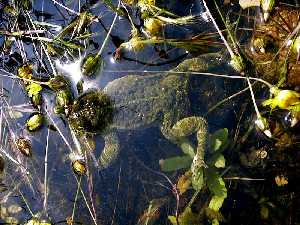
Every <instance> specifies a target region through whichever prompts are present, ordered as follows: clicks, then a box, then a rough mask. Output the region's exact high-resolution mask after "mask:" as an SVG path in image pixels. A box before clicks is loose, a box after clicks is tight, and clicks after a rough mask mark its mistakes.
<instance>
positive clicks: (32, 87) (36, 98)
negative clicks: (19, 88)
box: [18, 64, 43, 107]
mask: <svg viewBox="0 0 300 225" xmlns="http://www.w3.org/2000/svg"><path fill="white" fill-rule="evenodd" d="M18 77H20V78H21V79H23V81H24V86H25V89H26V91H27V95H28V96H29V97H30V98H31V101H32V103H33V105H34V106H36V107H38V106H40V105H41V104H42V95H41V91H42V90H43V88H42V86H41V85H40V84H39V83H36V82H34V80H33V75H32V65H29V64H25V65H23V66H21V67H19V68H18ZM30 80H32V82H31V81H30Z"/></svg>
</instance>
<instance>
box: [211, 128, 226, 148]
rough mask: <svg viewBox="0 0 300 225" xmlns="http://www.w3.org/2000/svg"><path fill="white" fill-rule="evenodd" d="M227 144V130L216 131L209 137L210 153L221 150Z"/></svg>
mask: <svg viewBox="0 0 300 225" xmlns="http://www.w3.org/2000/svg"><path fill="white" fill-rule="evenodd" d="M227 142H228V129H227V128H223V129H220V130H217V131H216V132H215V133H213V134H212V135H211V136H210V151H211V152H215V151H219V150H223V149H224V148H225V147H226V144H227Z"/></svg>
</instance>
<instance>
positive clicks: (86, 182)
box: [0, 0, 299, 225]
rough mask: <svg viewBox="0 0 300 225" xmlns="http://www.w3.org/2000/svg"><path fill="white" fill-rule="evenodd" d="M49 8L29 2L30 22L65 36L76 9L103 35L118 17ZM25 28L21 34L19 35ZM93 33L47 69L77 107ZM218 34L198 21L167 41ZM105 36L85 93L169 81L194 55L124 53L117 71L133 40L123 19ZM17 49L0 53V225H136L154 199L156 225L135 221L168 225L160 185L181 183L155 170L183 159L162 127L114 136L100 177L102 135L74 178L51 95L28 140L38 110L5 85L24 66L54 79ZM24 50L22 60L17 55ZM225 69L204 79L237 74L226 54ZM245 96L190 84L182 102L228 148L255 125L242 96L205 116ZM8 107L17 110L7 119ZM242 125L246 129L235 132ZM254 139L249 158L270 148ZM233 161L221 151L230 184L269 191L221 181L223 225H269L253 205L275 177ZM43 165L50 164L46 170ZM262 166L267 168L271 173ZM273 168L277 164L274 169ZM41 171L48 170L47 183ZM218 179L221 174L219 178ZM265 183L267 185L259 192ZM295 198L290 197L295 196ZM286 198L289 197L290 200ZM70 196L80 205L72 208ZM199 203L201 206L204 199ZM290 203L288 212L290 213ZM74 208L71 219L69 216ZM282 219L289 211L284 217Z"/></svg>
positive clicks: (190, 7)
mask: <svg viewBox="0 0 300 225" xmlns="http://www.w3.org/2000/svg"><path fill="white" fill-rule="evenodd" d="M55 2H56V1H50V0H43V1H34V3H33V4H32V8H31V9H30V10H29V11H28V12H29V15H30V16H31V19H32V20H33V21H40V22H46V23H48V25H49V24H50V25H51V24H52V25H55V27H59V26H61V27H62V28H63V27H65V26H66V25H68V24H69V23H70V22H71V21H72V20H73V19H74V18H75V17H76V15H75V13H74V12H73V11H75V12H79V9H81V10H84V9H89V11H90V12H91V13H92V14H93V15H97V16H98V17H99V18H101V21H102V24H104V26H105V27H106V29H109V26H110V24H111V22H112V19H113V17H114V13H113V12H112V11H111V10H110V9H109V8H107V7H106V6H105V5H104V4H101V3H97V4H92V3H91V2H90V3H89V2H86V1H64V2H63V3H62V4H63V6H66V7H68V8H69V10H66V9H64V8H63V7H62V6H61V5H59V4H56V3H55ZM59 2H60V1H59ZM114 4H115V5H116V4H117V3H116V2H115V3H114ZM161 4H162V6H164V7H166V8H168V9H170V10H171V11H172V12H173V13H175V14H177V15H179V16H185V15H190V14H192V15H195V14H199V15H200V14H201V13H202V12H203V6H202V5H201V4H200V3H199V2H198V1H180V2H177V1H175V2H174V1H167V2H163V3H161ZM3 6H4V4H2V3H1V4H0V9H1V10H4V9H3ZM128 10H133V12H134V10H135V9H131V8H130V7H128ZM42 13H44V14H42ZM21 14H22V15H23V17H22V18H19V20H21V21H22V22H23V23H21V22H19V23H20V30H22V29H23V30H26V29H28V26H29V24H30V20H29V17H28V15H27V14H26V13H24V12H22V13H21ZM133 15H135V13H133ZM137 18H138V17H137ZM11 19H12V18H11V17H9V18H8V17H7V15H5V14H3V15H2V18H1V21H2V23H1V29H7V28H8V27H9V28H11V27H12V26H13V22H12V21H10V20H11ZM135 19H136V18H135ZM22 25H23V26H24V28H22V27H21V26H22ZM30 26H31V25H30ZM55 27H54V26H52V28H49V27H48V29H49V32H47V33H46V34H45V37H48V38H53V36H54V35H56V34H57V33H58V31H56V30H55V29H56V28H55ZM90 27H91V31H92V32H93V35H92V37H91V38H90V39H89V43H85V44H86V46H87V47H85V48H84V49H83V50H81V51H77V50H75V51H73V52H67V51H65V52H63V53H62V54H61V55H60V56H58V57H51V62H52V63H53V66H54V67H55V69H56V70H57V71H58V72H59V73H62V74H63V75H64V76H66V77H68V78H69V79H70V80H71V83H72V90H73V92H74V93H73V94H74V96H75V97H78V93H77V90H76V83H77V82H78V81H79V80H80V79H81V78H82V74H81V73H80V65H81V64H80V60H82V58H83V57H84V56H86V55H87V54H90V53H96V52H97V51H98V50H99V48H100V47H101V45H102V43H103V40H104V39H105V36H106V32H105V30H104V28H103V27H102V26H101V24H100V23H99V22H94V23H92V24H91V26H90ZM21 28H22V29H21ZM214 31H215V30H214V28H213V25H212V23H211V22H207V23H206V22H205V21H203V20H201V21H198V24H193V25H189V26H184V27H177V26H167V27H166V32H165V36H166V37H167V38H189V37H191V36H193V35H195V34H199V33H202V32H214ZM111 35H112V36H111V37H110V38H109V40H108V42H107V45H106V47H105V49H104V51H103V53H102V58H103V61H104V67H103V70H101V72H99V73H98V74H96V75H94V76H93V77H92V78H84V80H85V82H84V86H83V88H84V91H86V90H88V89H89V88H98V89H99V88H104V87H105V86H106V85H107V84H108V82H110V81H113V80H115V79H117V78H120V77H124V76H127V75H128V74H137V75H139V76H143V77H146V76H153V73H147V72H143V71H164V72H166V71H168V70H170V69H173V68H175V67H176V66H177V65H178V64H180V63H181V62H182V61H183V60H184V59H189V58H192V57H193V55H191V54H189V53H188V52H186V51H185V50H183V49H179V48H173V47H170V46H167V45H159V46H157V47H158V48H159V49H160V50H161V51H160V53H161V52H162V50H163V51H165V52H166V53H167V57H166V58H163V57H160V56H159V51H157V49H155V48H154V47H153V46H147V47H146V48H145V49H144V50H143V51H141V52H126V53H125V54H124V58H123V59H121V60H120V61H116V60H114V58H113V53H114V52H115V50H116V48H117V47H118V46H116V43H118V41H122V40H125V41H127V40H128V39H129V36H130V23H129V21H128V19H126V18H124V17H118V18H117V20H116V23H115V26H114V27H113V29H112V33H111ZM41 36H42V35H41ZM242 38H245V39H246V38H247V34H242V35H241V40H242ZM16 40H17V41H15V42H14V44H13V45H12V48H11V49H10V51H8V52H4V51H2V53H1V62H0V63H1V69H2V71H1V73H0V74H1V75H2V77H1V89H2V93H1V94H2V95H3V96H5V97H1V115H0V116H1V117H0V119H1V133H0V134H1V136H0V138H1V139H0V141H1V149H0V150H1V153H0V155H1V157H2V158H3V159H4V160H5V170H4V172H3V174H2V175H1V182H2V184H3V187H2V186H1V189H3V191H2V192H1V193H0V201H1V202H0V205H1V208H2V211H1V212H2V213H1V217H0V221H1V222H3V223H4V222H7V221H8V220H9V217H13V218H16V219H17V220H18V223H22V224H23V223H25V221H27V220H28V219H30V218H32V216H33V215H36V216H37V217H40V218H49V219H50V220H51V221H52V223H54V224H66V223H67V221H66V220H67V218H69V217H71V216H72V213H73V214H74V223H73V224H119V225H125V224H138V221H139V219H141V218H143V217H142V215H143V212H144V211H145V210H146V209H147V208H148V205H149V202H150V201H151V200H153V199H161V201H162V202H163V204H162V206H161V207H160V208H159V210H158V212H157V216H156V220H155V222H154V223H151V222H149V223H142V222H141V221H140V224H170V222H169V220H168V215H174V214H175V211H176V198H175V196H174V193H173V192H172V188H173V187H172V186H171V184H170V183H169V182H168V179H167V178H166V176H168V177H169V178H170V180H171V181H172V182H173V183H176V181H177V178H178V177H179V175H180V174H182V173H181V172H171V173H162V172H161V170H160V166H159V160H160V159H165V158H168V157H171V156H176V155H180V154H182V152H181V150H180V149H179V148H178V147H177V146H176V145H175V144H173V143H171V142H170V141H169V140H167V139H166V138H165V137H164V136H163V135H162V133H161V131H160V123H154V126H147V127H145V128H143V129H129V130H126V129H125V130H121V131H118V133H117V135H118V137H119V141H120V154H119V156H118V158H117V160H116V162H114V163H113V164H112V165H111V166H109V167H108V168H106V169H99V168H98V167H97V165H95V164H96V162H95V160H94V159H97V158H98V157H99V155H100V154H101V152H102V149H103V148H104V141H103V138H102V137H101V135H96V136H94V141H95V150H93V151H92V152H90V153H89V154H90V155H88V156H86V159H87V167H88V173H87V174H88V175H85V176H77V175H75V174H74V172H73V171H72V165H71V161H70V159H69V157H68V155H69V154H70V152H72V151H74V152H76V151H77V149H76V142H75V141H74V137H72V135H71V132H70V129H69V125H68V122H67V120H66V118H65V116H61V117H60V116H58V115H56V114H55V113H53V107H54V104H55V95H54V93H53V91H51V90H49V89H45V90H43V92H42V93H43V98H44V103H43V105H42V112H43V113H44V114H45V115H46V118H47V122H46V123H45V125H44V126H43V127H42V129H40V130H38V131H35V132H29V131H27V130H26V128H25V122H26V120H27V119H28V118H29V116H30V115H31V114H32V113H33V112H36V111H37V109H36V108H34V107H33V106H32V105H31V102H30V99H29V97H28V96H27V95H26V91H25V90H24V86H23V84H22V82H21V81H20V80H18V79H12V78H9V77H5V76H4V75H8V76H13V75H16V74H17V69H16V68H17V66H20V65H22V64H24V63H31V64H33V68H34V71H35V73H36V74H38V75H41V76H43V77H49V76H53V72H52V68H51V65H50V64H49V61H48V60H47V56H46V55H45V54H44V53H41V52H42V50H41V49H42V48H41V45H40V43H39V42H34V44H35V45H33V44H32V41H26V39H25V40H24V39H22V38H17V39H16ZM217 40H218V39H217ZM0 41H1V43H3V41H4V36H0ZM218 41H219V40H218ZM35 47H36V48H35ZM20 48H21V49H23V50H22V51H20ZM214 50H215V49H214ZM25 53H26V60H25V58H24V57H23V60H22V54H23V55H24V54H25ZM38 58H41V59H42V60H41V61H42V62H43V63H44V67H43V66H41V63H40V62H39V59H38ZM203 59H204V60H205V59H206V58H205V57H203ZM206 60H207V61H208V64H213V63H214V62H211V61H210V59H209V58H207V59H206ZM222 60H223V63H220V64H219V66H218V67H213V68H211V69H209V72H214V73H222V74H233V73H234V71H233V70H232V69H231V68H230V67H229V65H228V55H227V53H224V55H223V58H222ZM5 71H7V72H10V73H11V74H8V73H7V72H5ZM128 71H130V72H128ZM134 71H136V72H134ZM156 74H157V75H158V77H161V73H160V72H156ZM159 79H161V78H159ZM144 87H145V89H144V91H143V90H136V89H134V88H133V89H132V92H133V93H134V92H141V93H143V94H144V95H147V88H148V87H147V85H144ZM244 87H246V86H245V84H244V83H243V82H241V81H236V80H234V81H232V80H226V79H220V78H212V77H205V76H198V75H194V76H192V75H190V77H189V84H188V98H187V100H188V101H190V103H191V105H190V108H189V110H188V115H189V116H204V117H205V118H206V119H207V121H208V124H209V132H210V133H213V132H214V131H216V130H218V129H220V128H228V130H229V134H230V137H232V138H233V137H234V135H237V133H236V132H238V131H239V132H241V133H243V132H244V133H246V132H247V129H248V128H249V127H248V125H245V123H246V124H251V123H252V122H253V120H254V113H253V109H252V105H251V104H250V105H249V104H247V103H248V102H249V99H250V98H249V94H248V93H244V94H241V95H240V96H239V97H238V98H235V99H233V100H231V101H228V102H226V103H225V104H223V105H222V107H220V108H217V109H216V110H215V111H213V112H211V113H208V114H207V111H208V110H209V109H210V108H211V107H213V106H214V105H215V104H217V103H218V102H219V101H221V100H223V99H224V98H226V97H228V96H230V95H232V94H234V93H236V92H237V91H239V90H241V89H243V88H244ZM129 92H130V91H129ZM111 97H112V96H111ZM125 97H126V96H124V98H125ZM142 97H145V96H142ZM157 101H159V100H157ZM149 104H150V103H149ZM10 107H11V108H12V109H13V110H11V111H9V108H10ZM124 107H126V106H124ZM149 110H150V111H151V110H152V111H153V110H154V109H153V107H152V105H151V104H150V105H148V107H147V108H146V107H145V111H146V112H145V114H146V113H147V112H148V111H149ZM17 113H18V114H17ZM133 114H134V113H133ZM14 117H16V118H14ZM123 119H124V120H129V119H130V117H129V115H124V118H123ZM160 119H161V117H159V119H157V120H158V122H161V121H159V120H160ZM241 121H243V122H241ZM245 121H246V122H245ZM240 124H242V125H241V127H240V128H239V125H240ZM50 125H51V126H53V125H55V130H53V129H50V128H49V126H50ZM237 127H238V128H239V129H237ZM252 128H253V127H252ZM251 132H252V133H251V134H250V135H249V142H242V141H241V144H240V145H244V146H245V148H247V149H248V148H249V149H250V148H251V147H252V146H264V143H265V142H266V138H265V137H263V136H262V135H261V134H259V133H258V132H256V131H255V129H254V131H253V130H252V131H251ZM20 136H23V137H26V138H28V139H30V140H31V143H32V157H25V156H24V155H22V154H21V153H20V152H18V150H17V149H16V147H15V144H14V140H15V139H16V138H17V137H20ZM241 137H242V135H240V136H238V138H241ZM243 137H244V136H243ZM190 138H191V141H192V142H193V143H194V144H197V143H196V138H195V137H194V136H192V137H190ZM246 138H247V137H246ZM66 142H67V143H68V144H66ZM267 142H268V141H267ZM229 149H230V148H229ZM237 149H242V150H244V149H243V146H237ZM245 151H246V150H245ZM46 154H47V157H46ZM239 154H240V153H239V152H235V151H233V150H232V149H230V151H228V152H227V151H226V158H228V159H229V160H231V161H230V162H231V163H232V164H230V165H228V170H230V171H231V172H230V175H232V176H234V175H235V176H241V177H243V176H248V175H249V176H251V175H255V176H256V177H258V178H261V177H266V180H267V181H263V182H261V181H253V183H251V182H249V181H247V182H241V183H239V182H237V183H235V182H234V181H229V182H227V181H226V185H227V187H228V198H227V200H226V201H225V204H224V209H223V212H224V213H225V214H226V216H227V220H228V221H226V219H225V220H224V223H226V222H228V224H251V223H248V222H245V218H246V217H248V215H247V213H246V212H249V211H251V212H253V215H254V216H253V219H252V220H251V222H253V223H257V224H268V223H267V222H266V223H264V222H263V223H261V220H260V219H259V218H260V211H259V207H261V205H259V203H258V201H259V199H261V198H262V197H264V196H265V195H266V194H265V193H266V192H267V191H266V190H265V189H266V188H274V184H273V185H270V182H269V183H268V180H269V179H271V177H272V178H273V176H272V175H273V174H272V170H270V171H271V172H270V173H271V174H272V175H270V174H265V173H262V172H261V171H262V170H261V167H263V166H258V167H256V168H254V169H253V171H251V169H249V168H245V167H243V166H240V165H237V164H238V163H240V162H239ZM46 159H47V162H45V160H46ZM268 165H269V166H270V164H268ZM274 165H277V164H276V163H274ZM45 166H47V172H46V175H47V176H46V178H45ZM221 171H222V172H223V171H225V172H226V170H225V169H224V170H221ZM45 183H47V186H48V189H47V193H48V194H47V196H46V195H45ZM265 183H267V184H266V185H264V184H265ZM79 187H80V188H79ZM256 188H257V189H256ZM253 189H256V190H257V192H255V191H253V192H251V191H252V190H253ZM244 190H245V191H244ZM250 190H251V191H250ZM296 190H297V188H295V190H294V191H295V192H296V193H297V191H296ZM277 191H278V190H277ZM249 192H251V193H249ZM278 192H280V190H279V191H278ZM253 193H255V194H256V193H257V196H256V197H253V196H255V194H253ZM261 193H263V194H261ZM290 193H291V192H288V191H287V194H290ZM298 193H299V192H298ZM259 194H261V196H259ZM280 194H282V193H280ZM76 195H78V197H77V201H76V202H75V200H74V199H75V198H76V197H75V196H76ZM206 195H207V193H206ZM191 196H192V191H191V190H190V192H188V194H187V195H184V196H181V197H182V198H181V202H180V205H179V208H180V210H183V209H184V206H185V204H187V202H189V199H190V198H191ZM266 196H267V195H266ZM271 196H272V195H271ZM45 198H46V200H45ZM199 198H201V197H199ZM199 202H201V199H200V200H199ZM296 203H297V202H293V204H296ZM12 205H13V206H15V207H17V208H18V210H17V211H18V212H13V211H12V210H11V211H9V210H8V208H9V207H10V206H12ZM74 205H76V207H74ZM197 207H198V208H199V206H195V208H197ZM295 207H296V206H295ZM74 208H75V211H74V212H73V209H74ZM4 210H6V211H4ZM195 210H197V209H195ZM284 210H286V211H288V210H287V209H286V208H285V209H284ZM284 210H282V211H283V212H282V214H284V213H286V211H284ZM240 221H244V222H240ZM278 221H280V220H277V222H278ZM284 221H285V220H284ZM253 223H252V224H253ZM276 224H279V223H276ZM282 224H284V223H282ZM290 224H291V223H290Z"/></svg>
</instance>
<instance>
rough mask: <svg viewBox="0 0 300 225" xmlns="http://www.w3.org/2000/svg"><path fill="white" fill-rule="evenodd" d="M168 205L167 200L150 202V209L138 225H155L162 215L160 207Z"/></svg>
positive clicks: (144, 213)
mask: <svg viewBox="0 0 300 225" xmlns="http://www.w3.org/2000/svg"><path fill="white" fill-rule="evenodd" d="M165 203H166V198H158V199H153V200H151V201H150V203H149V206H148V208H147V209H146V210H145V211H144V212H143V214H142V215H141V217H140V218H139V221H138V225H153V224H155V222H156V220H157V219H158V218H159V215H160V207H161V206H162V205H164V204H165Z"/></svg>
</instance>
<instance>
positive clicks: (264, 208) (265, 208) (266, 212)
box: [260, 206, 269, 219]
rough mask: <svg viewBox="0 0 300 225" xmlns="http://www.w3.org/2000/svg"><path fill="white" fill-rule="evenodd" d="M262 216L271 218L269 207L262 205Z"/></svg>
mask: <svg viewBox="0 0 300 225" xmlns="http://www.w3.org/2000/svg"><path fill="white" fill-rule="evenodd" d="M260 216H261V218H262V219H268V218H269V209H268V208H267V207H266V206H262V207H261V208H260Z"/></svg>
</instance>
